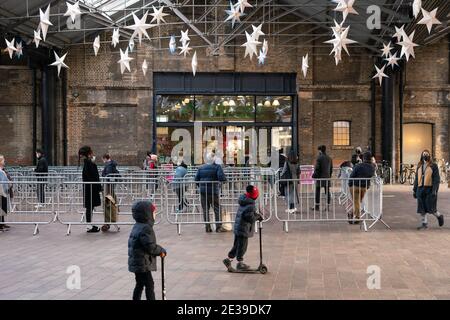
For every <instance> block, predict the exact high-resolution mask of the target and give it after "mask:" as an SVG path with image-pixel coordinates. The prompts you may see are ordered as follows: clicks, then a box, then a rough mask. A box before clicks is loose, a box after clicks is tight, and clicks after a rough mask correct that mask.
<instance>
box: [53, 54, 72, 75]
mask: <svg viewBox="0 0 450 320" xmlns="http://www.w3.org/2000/svg"><path fill="white" fill-rule="evenodd" d="M53 53H54V54H55V62H53V63H52V64H50V66H52V67H57V68H58V77H59V73H60V72H61V67H62V68H67V69H68V68H69V67H68V66H67V64H65V63H64V59H65V58H66V56H67V52H66V54H64V55H63V56H62V57H61V58H60V57H58V55H57V54H56V52H55V51H53Z"/></svg>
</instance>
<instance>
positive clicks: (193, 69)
mask: <svg viewBox="0 0 450 320" xmlns="http://www.w3.org/2000/svg"><path fill="white" fill-rule="evenodd" d="M197 66H198V61H197V51H195V52H194V55H193V56H192V62H191V67H192V73H193V74H194V77H195V74H196V72H197Z"/></svg>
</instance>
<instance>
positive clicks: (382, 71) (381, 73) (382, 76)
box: [372, 65, 389, 86]
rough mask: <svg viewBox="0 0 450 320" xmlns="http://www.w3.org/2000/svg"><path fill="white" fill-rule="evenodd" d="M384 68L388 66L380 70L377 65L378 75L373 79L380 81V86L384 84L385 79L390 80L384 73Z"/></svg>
mask: <svg viewBox="0 0 450 320" xmlns="http://www.w3.org/2000/svg"><path fill="white" fill-rule="evenodd" d="M384 68H386V66H383V68H381V69H379V68H378V67H377V66H376V65H375V69H376V70H377V74H376V75H374V76H373V77H372V79H376V78H378V81H380V86H381V84H382V82H383V78H389V77H388V76H387V75H386V74H385V73H384Z"/></svg>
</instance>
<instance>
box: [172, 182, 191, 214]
mask: <svg viewBox="0 0 450 320" xmlns="http://www.w3.org/2000/svg"><path fill="white" fill-rule="evenodd" d="M175 192H176V194H177V196H178V210H180V211H182V210H183V209H184V207H187V206H188V205H189V203H188V202H187V200H186V198H185V197H184V194H185V192H186V190H185V188H184V187H177V188H175Z"/></svg>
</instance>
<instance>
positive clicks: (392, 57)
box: [384, 52, 400, 70]
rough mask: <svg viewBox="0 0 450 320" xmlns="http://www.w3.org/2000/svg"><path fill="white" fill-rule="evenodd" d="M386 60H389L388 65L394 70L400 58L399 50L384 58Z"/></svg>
mask: <svg viewBox="0 0 450 320" xmlns="http://www.w3.org/2000/svg"><path fill="white" fill-rule="evenodd" d="M384 60H385V61H387V62H388V63H387V66H391V68H392V70H394V67H395V66H398V62H397V61H398V60H400V58H399V57H398V56H397V52H395V53H394V54H390V55H389V56H388V57H387V58H386V59H384Z"/></svg>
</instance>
